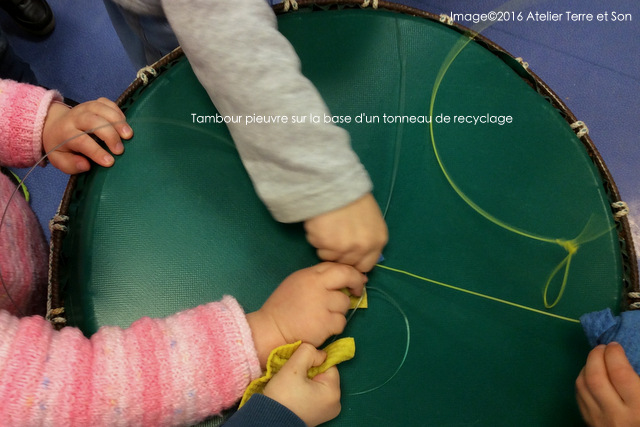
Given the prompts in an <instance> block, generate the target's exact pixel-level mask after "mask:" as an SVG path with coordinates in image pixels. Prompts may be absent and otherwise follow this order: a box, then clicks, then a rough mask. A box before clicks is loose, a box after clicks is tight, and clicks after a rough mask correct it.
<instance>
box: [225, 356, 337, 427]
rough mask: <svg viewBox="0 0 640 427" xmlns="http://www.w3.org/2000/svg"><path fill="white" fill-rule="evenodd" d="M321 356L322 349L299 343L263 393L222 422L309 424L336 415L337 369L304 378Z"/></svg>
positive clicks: (232, 426)
mask: <svg viewBox="0 0 640 427" xmlns="http://www.w3.org/2000/svg"><path fill="white" fill-rule="evenodd" d="M325 358H326V354H325V353H324V352H323V351H321V350H316V349H315V348H314V347H313V346H312V345H310V344H302V345H301V346H300V347H299V348H298V350H296V352H295V353H294V354H293V355H292V356H291V359H289V361H287V363H285V365H284V366H283V367H282V369H280V371H278V373H277V374H275V375H274V377H273V378H272V379H271V380H270V381H269V383H268V384H267V386H266V387H265V389H264V395H261V394H255V395H253V396H251V399H249V401H248V402H247V403H246V404H245V405H244V406H243V407H242V408H241V409H240V410H239V411H238V412H237V413H236V414H234V415H233V417H231V419H229V421H228V422H227V423H225V425H226V426H228V427H235V426H244V427H248V426H261V427H268V426H288V427H298V426H300V427H305V426H309V427H313V426H316V425H318V424H322V423H324V422H327V421H329V420H331V419H333V418H335V417H336V416H338V414H339V413H340V408H341V405H340V376H339V374H338V369H337V368H336V367H335V366H333V367H332V368H331V369H329V370H327V371H326V372H325V373H323V374H320V375H317V376H316V377H314V378H313V379H309V377H307V371H308V370H309V368H311V367H312V366H318V365H320V364H321V363H322V362H323V361H324V359H325Z"/></svg>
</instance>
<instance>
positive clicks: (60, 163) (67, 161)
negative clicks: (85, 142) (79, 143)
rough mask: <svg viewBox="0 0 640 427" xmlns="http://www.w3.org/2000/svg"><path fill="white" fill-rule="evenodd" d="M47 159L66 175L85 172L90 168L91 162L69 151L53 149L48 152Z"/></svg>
mask: <svg viewBox="0 0 640 427" xmlns="http://www.w3.org/2000/svg"><path fill="white" fill-rule="evenodd" d="M49 161H50V162H51V164H52V165H54V166H55V167H56V168H58V169H59V170H61V171H62V172H64V173H66V174H68V175H74V174H77V173H82V172H86V171H88V170H89V169H91V164H90V163H89V161H88V160H87V159H86V158H85V157H83V156H79V155H76V154H73V153H70V152H62V151H54V152H52V153H51V154H49Z"/></svg>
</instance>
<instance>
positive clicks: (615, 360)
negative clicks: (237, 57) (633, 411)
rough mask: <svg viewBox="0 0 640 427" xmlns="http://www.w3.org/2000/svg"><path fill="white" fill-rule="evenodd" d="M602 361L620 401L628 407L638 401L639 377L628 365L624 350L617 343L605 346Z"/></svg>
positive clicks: (639, 395) (629, 364) (639, 393)
mask: <svg viewBox="0 0 640 427" xmlns="http://www.w3.org/2000/svg"><path fill="white" fill-rule="evenodd" d="M604 361H605V364H606V367H607V373H608V375H609V378H610V379H611V383H612V385H613V387H614V388H615V390H616V392H617V393H618V394H619V395H620V397H621V398H622V400H624V401H625V403H627V405H629V404H630V403H631V402H639V401H640V377H639V376H638V374H636V372H635V371H634V369H633V366H631V363H629V359H627V356H626V355H625V352H624V349H623V348H622V346H621V345H620V344H618V343H611V344H609V345H607V347H606V348H605V350H604Z"/></svg>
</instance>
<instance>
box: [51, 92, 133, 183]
mask: <svg viewBox="0 0 640 427" xmlns="http://www.w3.org/2000/svg"><path fill="white" fill-rule="evenodd" d="M109 124H111V125H109ZM105 125H107V126H105ZM96 128H99V129H96ZM92 129H96V130H95V131H93V133H94V134H95V135H96V136H97V137H98V138H100V139H101V140H103V141H104V142H105V143H106V144H107V147H109V150H111V152H112V153H113V154H122V152H123V151H124V145H123V144H122V141H121V140H120V138H124V139H129V138H131V137H132V136H133V131H132V130H131V128H130V127H129V125H128V124H127V123H126V121H125V117H124V114H123V113H122V111H120V108H118V106H117V105H116V104H115V103H113V102H112V101H110V100H108V99H106V98H100V99H98V100H96V101H89V102H85V103H83V104H80V105H77V106H76V107H74V108H71V109H69V108H68V107H66V106H64V105H62V104H59V103H55V102H54V103H52V104H51V106H50V107H49V112H48V113H47V118H46V119H45V122H44V128H43V130H42V146H43V149H44V151H45V153H48V152H49V151H51V150H53V149H54V148H56V147H57V146H58V145H59V144H60V143H62V142H64V141H66V140H67V139H69V138H72V137H75V136H77V135H78V134H81V133H82V132H85V131H89V130H92ZM85 156H86V157H88V158H90V159H91V160H93V161H94V162H96V163H97V164H99V165H100V166H105V167H109V166H111V165H113V162H114V159H113V157H112V156H111V154H109V153H108V152H107V151H105V150H104V149H103V148H102V147H100V145H98V143H96V142H95V141H94V140H93V139H92V138H91V137H90V136H89V135H82V136H79V137H77V138H73V139H71V140H70V141H69V142H67V143H66V144H64V145H63V146H62V147H59V148H57V149H56V150H55V151H54V152H52V153H51V154H49V161H50V162H51V164H52V165H54V166H55V167H56V168H58V169H60V170H61V171H62V172H65V173H68V174H75V173H80V172H86V171H88V170H89V169H90V168H91V165H90V163H89V160H87V158H86V157H85Z"/></svg>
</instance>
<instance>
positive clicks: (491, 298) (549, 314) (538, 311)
mask: <svg viewBox="0 0 640 427" xmlns="http://www.w3.org/2000/svg"><path fill="white" fill-rule="evenodd" d="M376 266H377V267H380V268H382V269H384V270H389V271H393V272H395V273H400V274H404V275H406V276H409V277H413V278H414V279H418V280H422V281H424V282H429V283H433V284H435V285H439V286H444V287H445V288H449V289H453V290H455V291H459V292H464V293H467V294H471V295H475V296H477V297H481V298H485V299H488V300H491V301H496V302H500V303H502V304H507V305H510V306H513V307H517V308H521V309H523V310H528V311H532V312H534V313H539V314H544V315H545V316H549V317H555V318H556V319H561V320H566V321H567V322H573V323H580V321H579V320H578V319H573V318H571V317H566V316H560V315H558V314H554V313H549V312H547V311H542V310H538V309H535V308H532V307H527V306H526V305H522V304H517V303H515V302H511V301H507V300H503V299H500V298H496V297H492V296H490V295H485V294H481V293H480V292H474V291H470V290H468V289H463V288H460V287H458V286H453V285H448V284H446V283H443V282H438V281H437V280H432V279H427V278H426V277H422V276H418V275H417V274H413V273H410V272H408V271H404V270H400V269H397V268H392V267H387V266H386V265H382V264H376Z"/></svg>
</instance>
